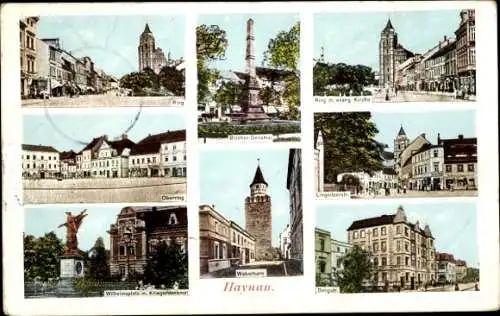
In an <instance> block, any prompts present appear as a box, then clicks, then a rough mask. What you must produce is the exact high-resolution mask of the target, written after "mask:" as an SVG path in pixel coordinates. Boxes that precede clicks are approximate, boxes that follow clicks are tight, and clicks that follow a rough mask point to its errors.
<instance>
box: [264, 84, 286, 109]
mask: <svg viewBox="0 0 500 316" xmlns="http://www.w3.org/2000/svg"><path fill="white" fill-rule="evenodd" d="M259 96H260V99H261V100H262V102H264V104H266V105H273V106H279V105H281V95H280V93H279V92H277V91H276V90H275V89H273V88H271V87H264V88H262V89H260V92H259Z"/></svg>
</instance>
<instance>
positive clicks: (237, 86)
mask: <svg viewBox="0 0 500 316" xmlns="http://www.w3.org/2000/svg"><path fill="white" fill-rule="evenodd" d="M242 91H243V85H242V84H241V83H236V82H231V81H229V82H224V83H223V84H222V85H221V86H220V88H219V89H218V90H217V92H216V94H215V97H214V101H215V102H216V103H217V105H219V106H220V107H222V109H223V110H225V109H226V108H227V106H228V105H235V104H238V102H239V100H240V96H241V92H242Z"/></svg>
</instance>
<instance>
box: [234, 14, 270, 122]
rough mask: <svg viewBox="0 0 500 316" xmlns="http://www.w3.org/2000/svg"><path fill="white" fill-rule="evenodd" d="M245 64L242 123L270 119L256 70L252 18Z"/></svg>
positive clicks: (248, 28)
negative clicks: (264, 106) (265, 109)
mask: <svg viewBox="0 0 500 316" xmlns="http://www.w3.org/2000/svg"><path fill="white" fill-rule="evenodd" d="M245 64H246V69H245V70H246V73H247V76H246V80H245V84H244V86H243V91H242V95H241V99H240V106H241V111H242V115H241V118H240V119H241V121H242V123H248V122H255V121H265V120H269V116H268V115H267V114H266V112H265V111H264V108H263V102H262V99H261V98H260V96H259V92H260V85H259V82H258V80H257V75H256V72H255V36H254V21H253V20H252V19H249V20H248V21H247V37H246V55H245Z"/></svg>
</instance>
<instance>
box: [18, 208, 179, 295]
mask: <svg viewBox="0 0 500 316" xmlns="http://www.w3.org/2000/svg"><path fill="white" fill-rule="evenodd" d="M25 215H26V216H25V229H24V233H23V239H24V241H23V243H24V296H25V298H48V297H59V298H64V297H92V296H131V295H164V294H166V293H168V294H169V295H175V294H187V288H188V259H187V258H188V257H187V243H188V242H187V240H188V238H187V236H188V235H187V210H186V206H182V205H181V206H147V207H145V206H140V207H138V206H133V207H129V206H127V207H122V208H120V207H116V206H103V205H101V206H92V207H87V208H83V207H64V206H56V207H50V208H45V207H43V208H26V209H25Z"/></svg>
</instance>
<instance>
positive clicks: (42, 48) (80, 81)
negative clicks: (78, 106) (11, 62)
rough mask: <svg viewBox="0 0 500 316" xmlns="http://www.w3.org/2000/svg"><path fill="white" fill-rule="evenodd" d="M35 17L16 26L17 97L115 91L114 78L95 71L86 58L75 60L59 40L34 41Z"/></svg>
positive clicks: (35, 35) (91, 61) (97, 69)
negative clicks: (17, 28)
mask: <svg viewBox="0 0 500 316" xmlns="http://www.w3.org/2000/svg"><path fill="white" fill-rule="evenodd" d="M39 20H40V18H39V17H27V18H24V19H22V20H20V21H19V25H20V56H21V58H20V62H21V97H23V98H34V97H49V96H61V95H72V94H76V93H79V94H85V93H86V94H89V93H90V94H92V93H103V92H106V91H110V90H113V89H118V86H119V81H118V79H117V78H115V77H113V76H110V75H107V74H106V73H105V72H104V71H103V70H102V69H100V68H98V67H97V66H96V65H95V63H94V61H93V60H92V58H90V57H89V56H84V57H76V56H75V55H74V54H73V53H71V51H68V50H65V49H64V48H63V47H62V43H61V41H60V39H59V38H37V24H38V22H39Z"/></svg>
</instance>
